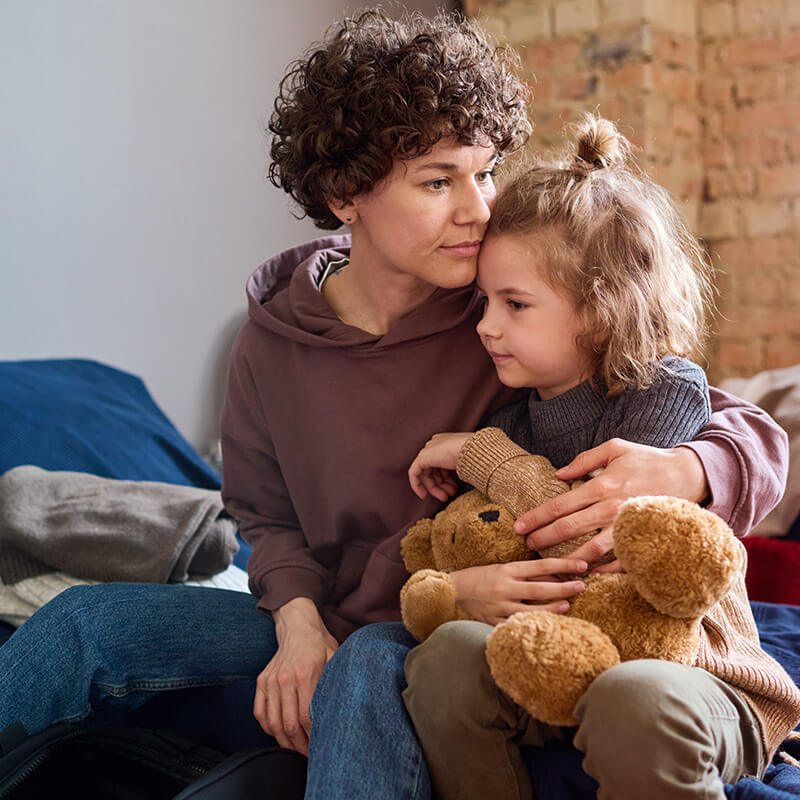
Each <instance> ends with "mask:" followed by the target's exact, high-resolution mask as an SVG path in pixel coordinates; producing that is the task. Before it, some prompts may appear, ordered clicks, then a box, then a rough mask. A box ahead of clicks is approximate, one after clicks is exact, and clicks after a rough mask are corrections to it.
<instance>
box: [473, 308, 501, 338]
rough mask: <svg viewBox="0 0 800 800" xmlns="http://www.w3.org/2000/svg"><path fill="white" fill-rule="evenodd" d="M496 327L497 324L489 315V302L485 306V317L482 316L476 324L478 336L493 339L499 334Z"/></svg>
mask: <svg viewBox="0 0 800 800" xmlns="http://www.w3.org/2000/svg"><path fill="white" fill-rule="evenodd" d="M495 328H496V326H495V325H494V324H493V323H492V320H491V318H490V317H489V306H488V303H487V305H485V306H484V308H483V317H481V320H480V322H479V323H478V324H477V325H476V326H475V330H476V331H477V332H478V336H481V337H486V338H489V339H493V338H494V337H495V336H496V335H497V333H496V330H495Z"/></svg>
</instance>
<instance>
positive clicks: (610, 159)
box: [575, 114, 631, 170]
mask: <svg viewBox="0 0 800 800" xmlns="http://www.w3.org/2000/svg"><path fill="white" fill-rule="evenodd" d="M575 138H576V140H577V153H576V156H575V158H576V161H577V162H578V163H580V164H581V165H582V166H584V167H586V168H587V169H589V170H591V169H603V168H604V167H610V166H612V165H615V164H624V163H625V161H626V160H627V159H628V156H629V155H630V151H631V145H630V142H629V141H628V140H627V139H626V138H625V137H624V136H623V135H622V134H621V133H620V132H619V131H618V130H617V126H616V125H615V124H614V123H613V122H611V121H610V120H607V119H604V118H603V117H600V116H598V115H597V114H586V115H585V116H584V117H583V118H582V119H580V120H579V121H578V122H577V123H575Z"/></svg>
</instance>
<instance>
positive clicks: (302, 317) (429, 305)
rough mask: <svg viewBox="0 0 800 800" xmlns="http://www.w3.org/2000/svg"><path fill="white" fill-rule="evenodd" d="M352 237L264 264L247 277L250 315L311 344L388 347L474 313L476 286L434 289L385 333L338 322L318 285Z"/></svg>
mask: <svg viewBox="0 0 800 800" xmlns="http://www.w3.org/2000/svg"><path fill="white" fill-rule="evenodd" d="M350 243H351V240H350V236H327V237H325V238H323V239H316V240H314V241H311V242H307V243H306V244H302V245H299V246H297V247H292V248H290V249H289V250H285V251H284V252H282V253H280V254H278V255H277V256H275V257H274V258H271V259H269V260H268V261H266V262H264V263H263V264H262V265H261V266H260V267H258V269H256V270H255V272H253V274H252V275H251V276H250V277H249V279H248V281H247V302H248V315H249V318H250V320H251V321H252V322H253V323H255V324H256V325H258V326H260V327H262V328H266V329H267V330H269V331H271V332H272V333H275V334H278V335H279V336H283V337H285V338H287V339H291V340H293V341H296V342H300V343H302V344H305V345H310V346H312V347H354V346H359V345H361V346H366V347H370V348H372V347H388V346H392V345H396V344H398V343H400V342H404V341H413V340H415V339H420V338H425V337H427V336H431V335H433V334H436V333H440V332H441V331H444V330H448V329H450V328H453V327H455V326H457V325H459V324H460V323H461V322H463V321H464V319H465V318H466V317H468V316H469V315H470V314H471V313H473V312H474V310H475V306H476V304H477V302H478V293H477V290H476V289H475V287H474V285H470V286H467V287H464V288H462V289H437V290H436V291H435V292H434V293H433V294H432V295H431V296H430V297H429V298H428V299H427V300H426V301H425V302H424V303H422V304H421V305H420V306H419V307H417V308H415V309H414V310H413V311H411V312H409V313H408V314H406V316H405V317H403V318H402V319H401V320H400V321H399V322H398V323H397V324H396V325H395V326H394V327H393V328H392V329H391V330H390V331H389V332H388V333H386V334H383V335H376V334H374V333H369V332H368V331H363V330H361V329H360V328H355V327H353V326H352V325H347V324H346V323H344V322H342V321H341V320H340V319H339V318H338V317H337V316H336V313H335V312H334V311H333V309H332V308H331V307H330V305H329V304H328V301H327V300H326V299H325V296H324V295H323V294H322V292H321V291H320V290H319V288H318V287H317V282H318V280H319V278H320V276H321V274H322V272H323V270H324V269H325V267H326V266H327V265H328V263H330V262H331V261H334V260H338V259H342V258H349V256H350Z"/></svg>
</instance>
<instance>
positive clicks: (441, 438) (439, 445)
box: [408, 433, 472, 503]
mask: <svg viewBox="0 0 800 800" xmlns="http://www.w3.org/2000/svg"><path fill="white" fill-rule="evenodd" d="M471 436H472V434H471V433H437V434H435V435H434V436H433V437H431V438H430V439H429V440H428V442H427V443H426V444H425V447H423V448H422V450H420V451H419V453H417V457H416V458H415V459H414V461H413V462H412V464H411V466H410V467H409V470H408V482H409V483H410V484H411V488H412V489H413V490H414V494H415V495H416V496H417V497H419V498H420V499H421V500H424V499H425V498H426V497H427V496H428V495H429V494H431V495H433V496H434V497H435V498H436V499H437V500H441V501H442V502H443V503H445V502H447V501H448V500H449V499H450V498H451V497H452V496H453V495H454V494H455V493H456V490H457V487H456V482H455V481H454V480H453V476H452V475H451V474H450V472H449V471H448V470H450V471H452V470H454V469H455V468H456V463H457V461H458V454H459V453H460V452H461V448H462V447H463V445H464V442H466V441H467V439H469V438H470V437H471Z"/></svg>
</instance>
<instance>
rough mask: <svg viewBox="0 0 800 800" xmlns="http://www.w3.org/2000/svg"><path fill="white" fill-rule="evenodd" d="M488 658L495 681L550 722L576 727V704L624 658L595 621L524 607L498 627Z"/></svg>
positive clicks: (489, 644)
mask: <svg viewBox="0 0 800 800" xmlns="http://www.w3.org/2000/svg"><path fill="white" fill-rule="evenodd" d="M486 659H487V661H488V662H489V668H490V669H491V672H492V677H493V678H494V680H495V682H496V683H497V685H498V686H499V687H500V688H501V689H502V690H503V691H504V692H506V694H508V695H509V696H510V697H511V699H512V700H514V701H515V702H516V703H518V704H519V705H521V706H522V707H523V708H524V709H525V710H526V711H527V712H528V713H529V714H530V715H531V716H532V717H533V718H534V719H538V720H540V721H542V722H546V723H548V724H550V725H577V720H576V719H575V716H574V714H573V711H574V708H575V704H576V703H577V702H578V700H579V699H580V697H581V696H582V695H583V693H584V692H585V691H586V690H587V689H588V688H589V686H590V684H591V683H592V681H593V680H594V679H595V678H596V677H597V676H598V675H600V673H602V672H604V671H605V670H607V669H609V668H610V667H612V666H614V665H615V664H618V663H619V660H620V659H619V653H618V652H617V648H616V647H615V646H614V645H613V643H612V642H611V640H610V639H609V638H608V637H607V636H606V635H605V634H604V633H603V632H602V631H601V630H600V629H599V628H598V627H597V626H596V625H594V624H593V623H591V622H586V621H585V620H582V619H578V618H576V617H566V616H562V615H560V614H553V613H551V612H549V611H523V612H520V613H518V614H514V615H513V616H511V617H509V618H508V619H507V620H506V621H505V622H504V623H502V624H500V625H498V626H497V628H496V629H495V630H494V632H493V633H492V634H491V635H490V636H489V639H488V640H487V643H486Z"/></svg>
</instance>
